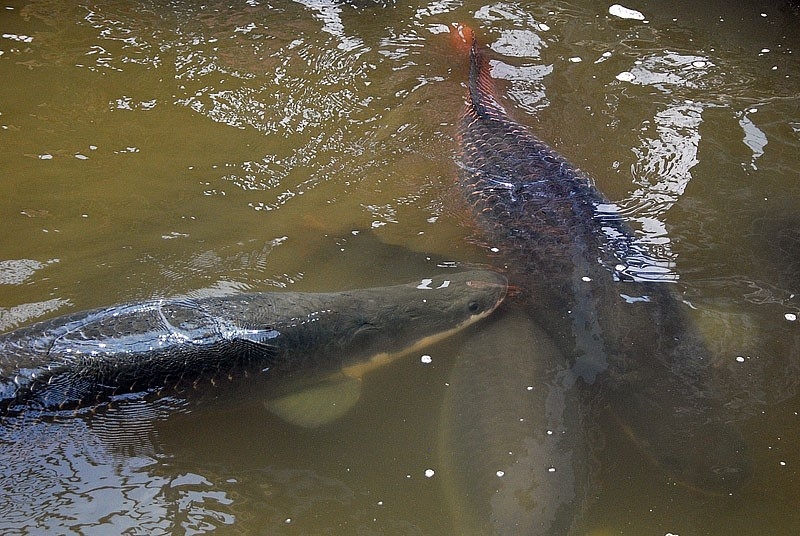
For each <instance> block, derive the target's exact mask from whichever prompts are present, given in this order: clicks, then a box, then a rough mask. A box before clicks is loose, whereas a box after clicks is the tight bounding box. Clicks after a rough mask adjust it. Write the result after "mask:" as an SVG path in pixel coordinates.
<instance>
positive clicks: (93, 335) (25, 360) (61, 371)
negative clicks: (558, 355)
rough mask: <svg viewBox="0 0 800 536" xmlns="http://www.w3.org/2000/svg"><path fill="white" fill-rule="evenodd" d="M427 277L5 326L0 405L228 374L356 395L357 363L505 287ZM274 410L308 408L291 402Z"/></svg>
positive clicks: (471, 278)
mask: <svg viewBox="0 0 800 536" xmlns="http://www.w3.org/2000/svg"><path fill="white" fill-rule="evenodd" d="M422 283H423V284H420V282H415V283H409V284H406V285H396V286H393V287H381V288H371V289H358V290H350V291H343V292H335V293H299V292H273V293H252V294H241V295H235V296H227V297H209V298H198V299H191V298H175V299H164V300H156V301H150V302H144V303H136V304H126V305H118V306H113V307H108V308H103V309H97V310H92V311H84V312H80V313H73V314H69V315H65V316H62V317H58V318H54V319H51V320H46V321H44V322H40V323H38V324H34V325H32V326H28V327H25V328H21V329H18V330H16V331H13V332H10V333H7V334H4V335H0V416H2V415H3V414H6V415H12V414H17V413H20V412H25V411H26V410H28V409H31V408H36V409H37V410H40V411H47V410H63V409H73V408H83V407H89V406H93V405H94V406H96V405H102V404H105V403H108V402H110V401H113V400H114V399H118V398H120V397H122V398H125V399H127V400H130V399H135V398H137V397H139V398H142V399H153V398H158V397H160V396H166V395H167V394H169V393H172V394H177V395H181V394H185V393H191V392H193V391H201V390H202V389H203V388H204V387H203V386H216V385H220V384H222V383H228V382H230V383H234V384H235V385H236V386H239V385H245V384H247V385H251V384H252V385H256V386H257V387H258V388H261V387H262V386H263V387H264V388H265V389H266V391H265V393H264V395H265V397H266V398H270V397H275V398H281V397H282V396H288V395H295V394H296V393H295V392H296V391H299V392H302V391H304V390H305V389H306V388H309V389H310V390H312V391H313V389H314V387H315V386H317V385H319V386H321V387H320V390H321V392H324V393H334V392H335V391H336V389H335V387H336V385H337V384H342V385H348V387H347V389H346V392H347V393H348V394H347V399H346V401H348V402H350V403H352V402H354V401H355V399H356V398H357V396H358V392H359V391H358V385H357V383H354V382H358V380H360V375H361V374H362V373H363V372H365V371H368V370H370V368H373V367H374V366H377V365H381V364H384V363H387V362H389V361H391V360H392V359H394V358H395V357H397V356H398V355H401V354H402V353H403V352H404V351H408V350H410V349H415V348H418V347H420V346H421V345H425V344H429V343H431V342H434V341H435V340H438V339H439V338H442V337H444V336H447V335H449V334H451V333H453V332H455V331H458V330H459V329H461V328H463V327H465V326H466V325H469V324H471V323H473V322H475V321H477V320H480V319H482V318H483V317H485V316H486V315H488V314H489V313H491V312H492V311H493V310H494V309H495V308H496V307H497V305H498V304H499V303H500V302H501V301H502V300H503V299H504V298H505V295H506V280H505V278H504V277H503V276H502V275H500V274H497V273H495V272H489V271H472V272H462V273H452V274H447V275H445V276H436V277H435V278H430V279H425V280H423V282H422ZM283 380H286V381H284V382H283V383H281V381H283ZM234 389H236V388H234ZM298 401H299V402H303V403H305V400H303V399H302V397H300V398H298V397H297V396H295V397H294V398H292V402H293V403H295V402H298ZM342 406H344V407H345V409H346V407H347V404H344V403H343V404H342ZM277 411H280V412H282V413H283V414H284V415H287V414H288V415H291V416H292V417H297V418H299V419H303V418H305V416H303V415H295V413H294V412H295V408H294V406H292V405H286V404H283V405H281V406H280V408H278V410H277ZM314 422H316V421H314ZM320 422H321V421H320Z"/></svg>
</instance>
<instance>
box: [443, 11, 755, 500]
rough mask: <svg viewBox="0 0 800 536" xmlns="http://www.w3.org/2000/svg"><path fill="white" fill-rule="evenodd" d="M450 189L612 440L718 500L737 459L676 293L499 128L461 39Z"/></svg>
mask: <svg viewBox="0 0 800 536" xmlns="http://www.w3.org/2000/svg"><path fill="white" fill-rule="evenodd" d="M457 31H458V32H460V33H459V34H458V35H459V36H460V39H461V40H462V42H463V44H464V45H465V48H466V49H468V50H469V54H470V73H469V85H468V90H469V97H468V101H467V105H466V109H465V112H464V114H463V117H462V119H461V122H460V126H459V138H460V142H461V146H462V151H461V155H460V162H459V164H460V185H461V188H462V189H463V191H464V193H465V195H466V196H467V198H468V200H469V202H470V204H471V206H472V207H474V214H475V219H476V221H477V225H478V226H479V228H480V231H481V233H482V234H483V236H484V237H485V239H486V240H487V242H489V243H490V244H491V245H492V246H495V247H496V248H498V249H499V255H500V256H501V258H502V259H503V261H504V262H505V263H506V264H507V265H508V270H509V274H508V275H509V280H510V282H511V283H512V284H515V285H519V286H520V287H522V288H523V289H524V290H525V292H528V293H529V295H530V307H529V309H530V312H531V314H532V316H533V318H534V319H535V321H536V322H537V323H538V324H539V325H541V326H542V327H543V328H544V329H545V331H547V333H548V334H549V335H550V337H552V338H553V340H554V341H555V343H556V345H557V346H558V347H559V349H560V350H561V352H562V353H563V354H564V355H565V356H566V357H567V359H568V360H569V361H570V363H572V366H573V370H575V371H576V373H578V374H579V375H580V376H581V377H582V379H583V380H584V381H585V382H586V383H589V384H592V385H593V386H594V387H596V388H597V392H598V393H599V395H600V396H601V398H600V399H601V400H602V401H603V402H604V403H606V404H607V405H608V406H609V407H610V409H611V411H612V413H613V414H614V415H615V416H616V417H617V418H618V420H619V421H620V423H621V424H622V425H623V427H624V429H625V430H626V431H628V432H629V433H630V435H631V437H632V438H634V440H635V441H636V442H637V444H638V445H639V446H640V447H641V449H642V451H643V452H644V453H646V454H647V455H648V456H649V457H651V458H652V459H654V460H655V461H656V462H657V464H658V465H660V466H661V467H663V468H664V469H666V470H667V471H668V473H669V474H670V475H672V477H674V478H675V479H676V480H678V481H680V482H682V483H685V484H687V485H689V486H691V487H695V488H698V489H701V490H705V491H709V492H720V493H727V492H730V491H732V490H735V489H737V488H738V487H739V486H741V485H742V484H743V483H744V482H745V481H746V479H747V477H748V475H749V474H750V454H749V452H748V449H747V446H746V444H745V442H744V440H743V439H742V437H741V435H740V434H739V433H738V431H737V430H736V429H735V428H734V427H733V426H732V425H731V424H730V423H729V422H727V420H726V417H725V414H724V411H723V408H722V404H721V402H720V401H719V400H718V399H717V397H716V396H715V393H714V391H713V389H712V387H711V381H710V366H711V358H710V355H709V352H708V349H707V348H706V345H705V343H704V341H703V338H702V337H701V336H700V334H699V332H698V330H697V329H696V328H695V326H694V325H693V324H692V322H691V320H690V318H689V316H688V314H687V306H686V305H685V304H683V303H682V302H681V300H680V298H679V296H677V294H676V285H674V284H667V283H663V282H656V281H650V280H648V279H647V278H646V277H642V276H641V273H638V274H637V271H636V270H635V269H634V267H635V266H634V265H636V264H640V263H642V262H645V263H646V262H647V258H646V254H645V252H644V251H643V250H642V249H641V248H639V246H638V245H637V243H636V241H635V240H634V236H633V232H632V231H631V230H630V228H629V227H628V225H627V224H626V222H625V221H624V219H623V218H622V217H621V216H620V215H619V214H618V213H617V212H616V211H615V210H614V205H612V204H611V203H610V202H609V201H608V200H607V199H606V198H605V197H604V196H603V195H602V194H601V193H600V192H599V191H598V190H597V188H595V186H594V184H593V181H592V180H591V179H590V178H589V177H588V176H587V175H586V174H584V173H583V172H581V171H580V170H578V169H577V168H575V167H574V166H573V165H571V164H570V163H569V162H568V161H567V160H565V159H564V158H563V157H562V156H560V155H559V154H558V153H556V152H555V151H554V150H553V149H552V148H550V147H549V146H548V145H547V144H546V143H544V142H543V141H542V140H540V139H539V138H538V137H536V136H535V135H534V134H533V133H532V132H531V131H530V130H528V129H527V128H526V127H524V126H522V125H521V124H519V123H517V122H515V121H513V120H512V119H510V118H509V116H508V115H507V113H506V111H505V110H504V108H503V106H502V105H501V104H500V102H499V101H498V99H497V98H496V97H495V88H494V83H493V80H492V78H491V74H490V68H489V65H488V62H487V61H486V59H485V58H484V55H483V52H482V50H481V48H480V47H479V46H478V44H477V42H476V40H475V38H474V35H473V33H472V31H471V30H469V29H468V28H465V27H459V28H458V30H457Z"/></svg>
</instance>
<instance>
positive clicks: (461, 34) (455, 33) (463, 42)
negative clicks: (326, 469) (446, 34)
mask: <svg viewBox="0 0 800 536" xmlns="http://www.w3.org/2000/svg"><path fill="white" fill-rule="evenodd" d="M450 41H451V42H452V43H453V48H455V49H456V50H458V51H459V52H462V53H464V54H468V53H469V51H470V49H471V48H472V44H473V43H474V42H475V32H474V31H473V29H472V28H470V27H469V26H467V25H466V24H461V23H460V22H459V23H454V24H451V25H450Z"/></svg>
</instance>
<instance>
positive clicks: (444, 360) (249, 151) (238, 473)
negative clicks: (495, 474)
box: [0, 0, 800, 536]
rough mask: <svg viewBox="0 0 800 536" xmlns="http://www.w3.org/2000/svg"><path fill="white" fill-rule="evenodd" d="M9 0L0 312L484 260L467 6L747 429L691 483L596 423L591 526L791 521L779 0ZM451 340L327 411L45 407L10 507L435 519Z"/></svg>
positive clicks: (377, 523) (794, 186) (24, 519)
mask: <svg viewBox="0 0 800 536" xmlns="http://www.w3.org/2000/svg"><path fill="white" fill-rule="evenodd" d="M0 7H2V11H0V53H1V54H0V80H2V83H0V214H1V215H2V222H3V232H2V233H0V327H2V329H3V330H8V329H11V328H13V327H16V326H18V325H22V324H24V323H26V322H30V321H33V320H36V319H41V318H44V317H46V316H48V315H49V316H52V315H55V314H60V313H66V312H68V311H73V310H81V309H88V308H92V307H97V306H101V305H107V304H112V303H118V302H124V301H132V300H137V299H142V298H147V297H152V296H164V295H174V294H193V295H197V294H209V293H218V292H231V291H234V292H235V291H244V290H270V289H276V290H278V289H282V288H292V289H296V290H335V289H340V288H352V287H361V286H368V285H374V284H385V283H393V282H400V281H404V280H406V279H411V278H414V277H417V276H419V275H420V274H422V273H425V272H426V271H428V270H432V269H435V264H436V263H437V262H439V261H459V262H472V263H489V262H491V260H490V258H489V257H488V256H487V255H486V252H485V251H484V249H483V248H482V247H481V246H478V245H475V244H474V241H473V240H471V239H470V238H471V237H472V233H473V231H472V229H471V227H470V226H469V223H468V221H467V212H466V211H465V210H463V206H462V205H461V204H460V203H461V202H460V200H459V198H458V193H457V192H455V190H454V188H453V183H454V177H455V173H456V169H455V164H454V163H453V155H454V153H455V151H456V150H457V148H456V145H455V141H454V131H455V127H454V123H455V121H456V120H457V118H458V115H459V113H460V110H461V105H462V102H463V92H464V88H463V81H464V79H465V76H466V66H465V65H464V62H463V58H461V57H459V56H458V55H457V54H455V53H454V52H453V50H452V49H451V48H450V43H449V41H448V38H447V36H446V35H444V34H443V32H444V30H445V29H446V27H445V25H447V24H450V23H452V22H455V21H465V22H468V23H470V24H471V25H473V26H474V27H476V28H477V29H478V32H479V34H480V35H481V36H482V38H483V40H484V41H485V42H486V43H487V44H488V45H489V46H490V48H491V50H492V53H491V57H492V60H493V74H494V76H495V77H496V78H499V79H501V80H500V81H501V85H500V87H501V91H502V93H503V96H505V97H506V98H507V100H506V101H505V104H506V105H507V108H508V109H509V111H510V112H511V113H512V114H513V115H514V116H515V117H516V118H517V119H518V120H520V121H521V122H522V123H525V124H527V125H529V126H531V127H532V128H533V129H535V131H536V132H538V133H539V134H540V135H541V137H542V138H544V139H546V140H548V141H550V142H551V143H552V144H553V145H554V146H555V147H557V148H558V149H559V150H560V151H561V152H562V153H563V154H565V155H566V156H567V157H568V158H570V159H571V160H572V161H573V162H575V163H576V164H577V165H579V166H580V167H582V168H584V169H585V170H587V171H589V172H590V173H591V174H592V175H593V176H594V177H595V179H596V181H597V185H598V186H599V187H600V188H601V189H602V190H603V191H604V192H605V193H606V194H607V195H608V196H609V197H610V198H611V199H613V200H614V201H617V202H618V203H619V204H620V205H621V206H623V207H625V208H626V209H627V211H628V212H629V213H630V216H631V220H632V223H633V225H634V226H635V227H636V229H637V230H638V231H639V232H640V234H641V235H642V237H643V239H644V240H645V241H646V242H648V243H650V244H651V247H652V249H653V251H654V252H655V253H657V254H658V255H659V256H660V257H661V258H663V259H665V260H667V261H670V262H673V263H674V271H675V272H676V273H678V274H679V275H680V281H679V283H678V284H679V285H680V287H681V290H682V291H683V292H684V293H685V297H686V299H687V300H688V301H689V302H690V303H691V304H692V305H693V306H694V307H695V312H696V315H697V320H698V322H699V323H700V324H701V325H702V326H704V328H705V329H707V330H708V333H709V340H710V344H711V345H712V346H713V347H714V349H715V350H716V351H717V352H718V355H719V356H720V357H719V362H718V363H717V369H718V370H719V383H720V385H721V386H722V390H723V392H724V393H725V396H726V397H727V399H726V401H725V402H726V404H727V405H728V406H729V408H730V409H731V410H732V412H733V413H734V415H735V416H736V418H737V420H738V424H739V425H740V426H741V428H742V429H743V431H744V433H745V435H746V437H747V439H748V441H749V442H750V444H751V446H752V450H753V454H754V459H755V470H754V475H753V478H752V480H751V482H750V483H749V484H748V485H747V486H746V487H745V488H743V489H741V490H740V491H738V492H736V493H735V494H733V495H732V496H725V497H714V496H707V495H703V494H700V493H696V492H692V491H689V490H687V489H686V488H684V487H682V486H679V485H676V484H675V483H673V482H671V481H670V479H669V478H668V477H667V476H666V475H664V474H663V473H661V472H660V471H659V470H658V469H656V468H654V467H653V466H652V465H651V464H650V463H649V462H648V461H647V460H645V459H644V457H643V456H642V455H641V454H640V453H639V451H638V450H637V449H636V448H635V447H634V446H632V444H631V443H630V442H629V441H628V440H627V438H626V437H625V436H624V435H623V434H622V433H621V432H620V431H619V430H618V429H617V428H615V427H614V425H613V423H610V422H604V421H602V422H600V423H599V426H598V427H599V429H600V430H601V433H600V434H595V435H593V436H592V437H593V441H596V442H597V443H598V444H597V445H593V448H592V449H589V450H590V451H591V452H592V457H593V458H594V460H595V462H596V464H595V465H597V467H598V468H597V475H596V477H595V479H594V480H595V481H594V482H593V484H592V489H591V493H590V497H589V499H588V500H587V501H586V504H585V506H584V507H583V510H584V514H583V518H582V522H581V524H580V529H579V531H580V533H589V534H633V535H638V534H655V535H663V534H667V533H672V534H680V535H682V536H683V535H689V534H714V535H716V534H720V535H722V534H726V535H727V534H732V533H736V534H754V535H755V534H794V533H796V532H797V531H798V530H800V513H798V512H800V473H798V467H800V454H798V449H797V448H796V445H797V444H798V442H800V404H799V403H798V399H797V394H796V390H797V385H798V382H800V355H799V354H800V322H798V321H797V320H794V318H796V315H800V298H798V294H800V216H798V213H799V212H798V210H800V164H798V155H800V150H799V149H800V147H799V146H800V93H799V91H798V90H800V78H799V77H800V63H798V61H797V57H796V56H797V54H798V50H800V33H798V28H800V16H799V15H798V11H797V8H796V7H792V4H791V3H788V2H769V3H761V2H745V3H742V2H715V3H711V4H709V3H690V2H670V3H667V2H646V1H639V2H637V3H636V4H627V7H629V8H634V9H637V10H639V11H641V12H642V13H643V14H644V15H645V17H646V20H645V21H640V20H636V19H623V18H619V17H615V16H611V15H609V13H608V8H609V3H601V2H588V1H587V2H545V3H501V2H498V3H493V4H492V3H482V2H480V1H478V2H465V3H459V2H447V1H441V2H432V3H430V4H425V3H418V4H416V5H413V6H412V5H408V4H402V5H400V4H398V5H397V6H388V7H386V6H381V5H377V4H372V3H371V2H353V3H352V4H351V5H340V4H336V3H334V2H325V1H319V2H315V1H310V0H309V1H307V2H298V3H291V2H288V1H286V2H284V1H278V2H270V3H267V2H259V1H254V0H253V1H248V2H244V1H243V2H228V3H223V2H209V3H205V4H200V3H195V2H181V1H175V2H171V3H159V2H154V3H150V2H138V3H134V2H105V3H88V2H66V3H65V2H48V1H40V2H30V3H21V2H20V3H17V2H6V3H4V4H3V5H2V6H0ZM792 315H795V316H792ZM510 336H512V337H513V334H510ZM458 343H459V340H454V341H451V342H450V343H445V344H441V345H439V346H436V347H433V348H431V349H430V352H429V354H430V356H431V360H432V362H431V363H428V364H426V363H423V362H422V361H421V360H420V356H417V355H414V356H410V357H409V358H408V359H407V360H405V361H403V362H399V363H396V364H393V365H392V366H390V367H388V368H386V369H383V370H380V371H377V372H375V373H373V374H372V375H371V376H368V377H367V379H366V382H365V394H364V397H363V399H362V400H361V402H360V403H359V405H358V406H357V408H356V409H355V410H354V411H353V412H352V413H351V414H350V415H348V416H347V417H346V418H345V419H343V420H341V421H339V422H337V423H336V424H334V425H331V426H328V427H323V428H321V429H318V430H314V431H309V430H302V429H297V428H295V427H292V426H290V425H288V424H285V423H283V422H281V421H280V420H278V419H277V418H275V417H273V416H271V415H269V414H268V413H266V412H265V411H264V409H263V408H262V406H261V404H260V403H259V402H258V401H254V403H253V404H252V405H248V404H245V405H237V406H235V407H230V406H226V405H225V404H220V405H213V404H212V405H209V406H208V407H207V408H205V409H203V410H198V411H195V412H194V413H191V414H188V415H180V416H172V417H166V418H164V419H162V420H157V421H155V422H152V423H149V422H139V421H137V420H136V419H130V420H129V421H128V422H127V423H126V424H124V425H123V424H121V423H120V422H119V421H113V420H108V422H107V421H106V420H102V419H99V420H98V421H96V422H84V421H75V422H70V423H66V424H63V425H58V426H55V425H48V424H46V423H43V424H41V425H38V426H36V427H32V428H31V429H29V430H27V431H26V432H25V436H26V437H24V438H20V440H19V441H18V442H16V443H13V444H12V443H8V444H4V445H2V446H0V448H2V452H0V474H1V475H2V478H1V479H0V481H1V482H2V484H0V493H2V495H0V526H1V527H2V531H3V533H14V532H20V533H25V532H28V533H53V534H61V533H82V534H100V533H102V534H108V533H117V532H119V533H122V532H126V533H132V534H135V533H148V534H151V533H165V532H171V533H178V534H182V533H192V534H195V533H205V532H211V531H213V530H217V531H219V532H221V533H234V532H239V533H262V534H284V533H285V534H323V533H325V534H372V533H376V534H377V533H384V534H449V533H452V530H453V529H452V525H451V521H450V519H449V514H448V512H447V509H446V505H445V501H444V500H443V498H442V496H443V490H442V479H441V478H440V477H441V471H440V469H439V458H438V457H437V453H436V438H437V434H438V431H439V430H440V429H441V428H442V427H447V426H450V425H451V424H452V423H448V422H446V421H441V422H440V419H439V414H438V410H439V407H440V405H441V402H442V399H443V397H444V393H445V390H446V389H447V386H446V384H447V382H448V372H449V370H450V367H451V365H452V363H453V362H454V360H455V358H456V356H455V353H456V352H457V348H458ZM599 418H600V419H603V417H602V416H600V417H599ZM595 436H597V437H595ZM427 470H432V471H433V473H432V476H427V475H431V473H430V472H428V473H427V474H426V471H427Z"/></svg>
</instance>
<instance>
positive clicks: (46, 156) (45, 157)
mask: <svg viewBox="0 0 800 536" xmlns="http://www.w3.org/2000/svg"><path fill="white" fill-rule="evenodd" d="M52 159H53V155H51V154H49V153H44V154H40V155H39V160H52Z"/></svg>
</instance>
